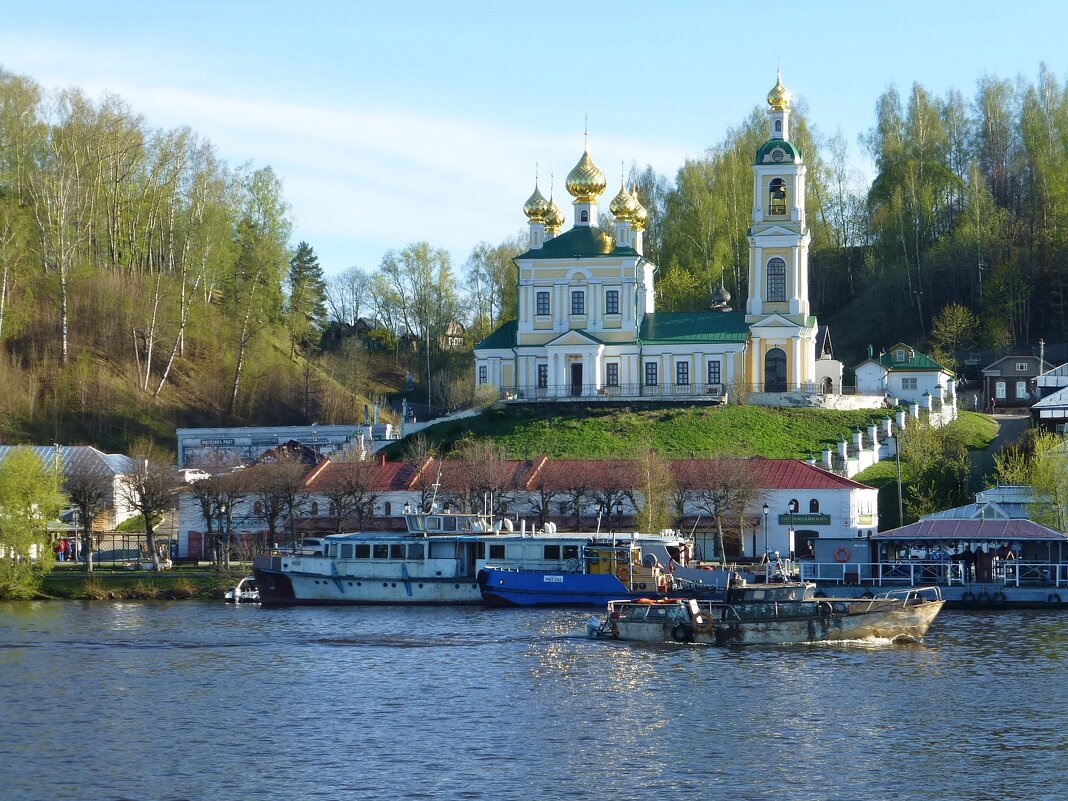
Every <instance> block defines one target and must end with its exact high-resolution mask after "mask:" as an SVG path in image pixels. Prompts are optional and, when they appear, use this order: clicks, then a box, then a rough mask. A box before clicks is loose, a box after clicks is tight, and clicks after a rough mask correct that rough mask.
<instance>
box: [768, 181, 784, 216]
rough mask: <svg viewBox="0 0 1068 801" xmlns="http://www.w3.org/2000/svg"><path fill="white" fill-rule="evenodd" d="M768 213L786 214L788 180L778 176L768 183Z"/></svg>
mask: <svg viewBox="0 0 1068 801" xmlns="http://www.w3.org/2000/svg"><path fill="white" fill-rule="evenodd" d="M768 200H769V203H768V214H786V181H784V180H783V179H782V178H776V179H775V180H773V181H772V182H771V183H770V184H768Z"/></svg>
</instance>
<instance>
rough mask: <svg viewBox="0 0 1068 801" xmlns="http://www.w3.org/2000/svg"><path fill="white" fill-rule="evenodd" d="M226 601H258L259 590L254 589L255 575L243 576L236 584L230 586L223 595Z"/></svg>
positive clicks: (245, 602) (244, 602)
mask: <svg viewBox="0 0 1068 801" xmlns="http://www.w3.org/2000/svg"><path fill="white" fill-rule="evenodd" d="M223 597H224V598H225V599H226V602H227V603H233V604H255V603H259V601H260V591H259V590H258V589H256V578H255V576H245V577H244V578H243V579H241V581H239V582H237V585H236V586H234V587H231V588H230V589H228V590H227V591H226V594H225V595H224V596H223Z"/></svg>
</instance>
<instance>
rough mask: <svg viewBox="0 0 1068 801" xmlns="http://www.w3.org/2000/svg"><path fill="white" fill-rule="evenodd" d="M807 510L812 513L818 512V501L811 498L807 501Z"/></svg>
mask: <svg viewBox="0 0 1068 801" xmlns="http://www.w3.org/2000/svg"><path fill="white" fill-rule="evenodd" d="M808 511H809V512H811V513H812V514H819V511H820V502H819V501H817V500H816V499H815V498H813V499H812V500H811V501H809V502H808Z"/></svg>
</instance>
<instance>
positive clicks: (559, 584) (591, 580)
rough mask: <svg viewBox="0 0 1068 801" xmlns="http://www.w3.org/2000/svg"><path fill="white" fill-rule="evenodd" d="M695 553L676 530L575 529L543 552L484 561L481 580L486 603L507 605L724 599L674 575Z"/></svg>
mask: <svg viewBox="0 0 1068 801" xmlns="http://www.w3.org/2000/svg"><path fill="white" fill-rule="evenodd" d="M692 552H693V542H692V540H689V539H687V538H685V537H682V536H680V535H678V534H677V533H675V532H673V531H664V532H661V533H659V534H637V533H635V534H627V535H622V536H620V535H608V536H598V535H595V536H589V535H584V534H575V533H572V534H570V535H561V539H559V540H558V541H556V542H554V543H553V544H549V543H546V544H545V546H544V547H543V549H542V551H541V552H538V551H537V549H527V552H526V553H525V554H524V555H523V556H522V558H521V560H519V561H517V560H512V562H508V561H505V560H499V561H494V562H493V563H492V564H486V565H485V566H484V567H483V568H482V569H481V570H480V571H479V572H478V585H479V589H480V590H481V592H482V598H483V599H484V600H485V601H486V602H487V603H489V604H494V605H507V606H580V605H596V606H603V605H604V604H605V603H607V602H608V601H610V600H618V599H628V600H636V599H639V598H663V597H665V596H666V595H667V594H668V593H674V594H681V593H685V594H687V595H688V596H691V597H704V598H713V597H719V598H722V591H718V590H717V589H716V588H715V587H714V586H713V585H711V584H709V585H703V584H701V585H699V584H698V582H697V581H694V580H692V579H682V578H681V577H679V576H677V575H676V572H675V571H676V566H678V572H679V573H680V574H681V572H682V565H684V564H686V563H688V562H689V560H690V557H691V555H692ZM560 560H562V561H560ZM709 575H710V574H709Z"/></svg>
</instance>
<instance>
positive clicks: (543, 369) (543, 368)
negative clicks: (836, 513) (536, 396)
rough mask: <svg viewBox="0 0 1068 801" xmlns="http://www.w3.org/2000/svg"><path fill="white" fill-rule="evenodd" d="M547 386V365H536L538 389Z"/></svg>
mask: <svg viewBox="0 0 1068 801" xmlns="http://www.w3.org/2000/svg"><path fill="white" fill-rule="evenodd" d="M548 386H549V365H547V364H539V365H538V389H545V388H546V387H548Z"/></svg>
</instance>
